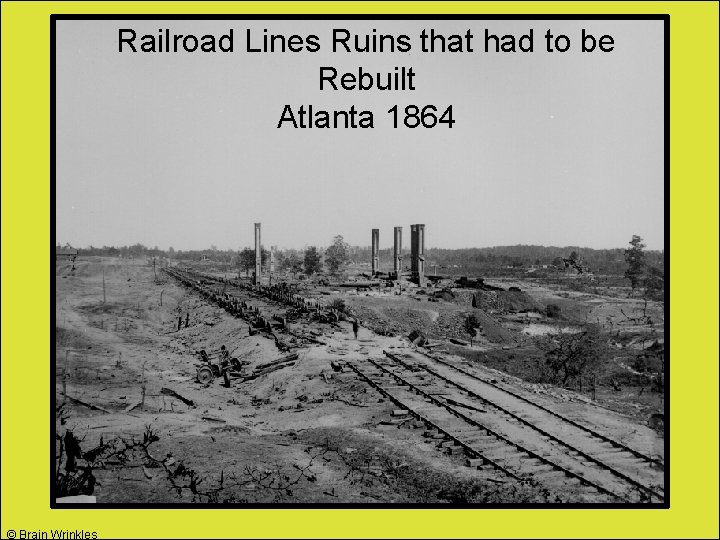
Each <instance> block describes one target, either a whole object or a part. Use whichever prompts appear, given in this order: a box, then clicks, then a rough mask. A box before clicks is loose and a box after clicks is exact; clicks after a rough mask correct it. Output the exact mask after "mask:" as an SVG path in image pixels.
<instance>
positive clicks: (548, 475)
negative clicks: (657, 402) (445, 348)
mask: <svg viewBox="0 0 720 540" xmlns="http://www.w3.org/2000/svg"><path fill="white" fill-rule="evenodd" d="M385 355H386V357H387V359H382V360H377V359H376V360H369V361H368V362H367V363H364V362H363V363H362V365H361V364H358V363H355V364H350V367H351V368H352V369H353V370H354V371H355V372H356V373H357V374H358V375H360V377H361V378H363V379H364V380H365V381H366V382H368V384H370V385H371V386H373V387H374V388H375V389H376V390H378V391H379V392H380V393H381V394H383V395H384V396H386V397H388V398H389V399H391V400H392V401H393V402H394V403H396V404H397V405H398V406H401V407H403V408H405V409H408V410H409V411H410V412H411V413H412V414H413V415H414V416H415V417H417V418H419V419H420V420H422V421H423V422H425V423H426V424H427V425H428V426H430V427H431V428H432V429H434V430H436V431H437V432H438V436H442V438H443V439H444V440H445V443H446V444H447V445H449V446H454V447H455V449H457V450H460V451H462V452H464V453H465V455H466V456H467V457H468V458H469V461H468V463H469V464H470V465H471V466H478V465H479V466H480V467H481V468H482V469H487V468H488V467H491V468H493V469H495V470H496V471H497V472H500V473H503V474H505V475H506V476H509V477H510V478H512V479H514V480H520V481H525V482H530V483H535V484H540V485H544V486H546V487H553V488H555V489H558V488H560V489H567V488H574V489H575V490H576V491H577V493H578V494H579V495H580V496H583V495H587V496H589V497H591V498H595V499H597V496H598V494H600V495H601V496H602V497H604V498H606V499H608V500H609V501H611V502H618V501H620V502H658V501H662V500H663V493H662V492H661V490H658V489H657V488H655V487H653V486H648V485H646V484H644V483H642V482H640V481H639V480H637V479H635V478H633V477H632V476H630V475H628V474H626V472H624V471H620V470H618V469H616V468H615V467H613V466H612V465H609V464H608V463H606V462H605V461H603V460H601V459H600V458H599V457H598V456H596V455H593V454H592V453H590V452H588V451H586V450H585V449H584V448H582V447H580V448H579V447H578V446H576V445H575V444H570V443H569V442H567V441H566V440H564V439H563V438H561V437H559V436H558V435H557V434H555V433H553V431H552V430H550V429H548V428H547V426H545V425H543V424H540V423H539V424H538V425H536V424H534V423H533V422H531V421H529V420H527V419H525V418H523V416H521V415H520V414H518V413H517V412H514V411H511V410H509V409H508V408H506V407H504V406H502V405H499V404H498V403H495V402H493V401H492V400H490V399H486V398H485V397H484V396H481V395H480V394H478V393H477V392H475V391H474V390H473V389H470V388H466V387H465V386H464V385H463V384H461V383H459V382H457V381H456V380H453V379H452V378H451V377H447V376H444V375H443V374H441V373H438V372H437V371H435V370H433V369H432V367H430V366H428V365H424V364H423V363H422V362H418V358H417V356H416V355H407V354H403V355H398V354H395V353H388V352H385ZM554 420H555V423H557V419H554ZM570 425H571V424H570ZM580 432H581V433H583V434H584V433H585V432H584V431H582V430H580ZM573 442H574V441H573ZM633 457H634V456H633Z"/></svg>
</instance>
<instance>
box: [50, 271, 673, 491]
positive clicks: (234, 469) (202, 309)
mask: <svg viewBox="0 0 720 540" xmlns="http://www.w3.org/2000/svg"><path fill="white" fill-rule="evenodd" d="M520 285H522V286H523V290H524V291H525V290H527V292H528V294H529V295H530V296H532V298H533V300H534V301H535V302H537V303H538V304H539V305H547V304H548V303H559V304H560V305H561V309H562V310H563V311H564V312H568V313H573V317H575V316H578V317H579V316H580V315H579V314H584V316H585V317H589V318H600V319H603V320H605V321H613V322H612V324H615V325H616V326H618V327H620V326H622V325H623V317H624V316H623V315H622V314H621V313H620V309H621V308H623V311H625V313H626V314H627V313H629V312H630V311H633V313H634V312H635V311H636V310H637V309H638V302H637V301H625V300H623V299H617V298H616V299H614V300H615V301H614V302H612V303H608V302H606V301H604V300H603V299H598V298H593V297H590V298H584V297H583V298H580V299H578V298H575V297H564V296H562V295H561V296H558V291H553V290H551V289H549V288H543V287H539V286H536V285H534V284H520ZM503 286H508V284H507V283H503ZM416 293H417V291H405V292H404V293H403V296H400V297H397V296H394V295H392V294H391V292H390V291H370V292H367V293H363V292H357V291H354V290H347V291H342V292H338V293H335V292H330V290H328V291H326V293H325V294H324V295H323V297H324V298H325V299H326V300H327V299H332V298H335V297H337V298H342V299H343V300H344V301H345V302H346V304H347V305H348V307H349V309H350V310H351V311H353V312H354V313H356V314H357V315H358V316H359V317H360V318H361V319H362V320H363V327H362V328H361V329H360V334H359V336H358V337H359V339H357V340H355V339H353V336H352V331H351V326H350V324H349V323H348V322H340V323H338V324H337V325H336V326H335V327H329V326H325V327H321V326H320V325H316V326H312V325H306V328H305V331H311V332H315V334H316V335H321V336H322V340H321V341H322V344H306V345H305V346H302V347H299V348H297V349H294V350H293V352H294V353H296V354H298V358H297V360H296V361H295V362H294V363H291V364H288V367H285V368H283V369H278V370H277V371H273V372H272V373H269V374H267V375H263V376H260V377H258V378H256V379H254V380H250V381H246V382H242V383H239V382H233V384H232V385H231V387H230V388H226V387H224V386H223V385H222V384H221V383H222V380H221V379H216V380H214V381H213V382H212V383H211V384H209V385H202V384H200V383H199V382H197V381H196V380H195V374H196V366H197V365H198V361H199V358H198V354H197V351H199V350H201V349H204V350H206V351H207V352H208V353H209V354H210V355H211V356H214V355H217V354H218V352H219V349H220V346H221V345H225V346H226V347H227V349H228V350H229V351H230V355H231V356H233V357H237V358H239V359H242V360H243V361H246V362H247V363H248V367H249V368H250V369H252V368H254V367H257V366H259V365H262V364H265V363H269V362H273V361H276V360H279V359H282V358H283V357H284V356H286V355H287V353H285V352H281V351H280V350H279V349H278V347H277V346H276V344H275V342H274V341H273V340H271V339H269V338H268V337H265V336H264V335H263V334H255V335H250V332H249V329H248V326H247V324H246V323H244V322H243V321H241V320H239V319H235V318H233V317H232V316H230V315H229V314H228V313H226V312H225V311H224V310H222V309H220V308H219V307H217V306H214V305H211V304H209V303H208V302H207V301H205V300H204V299H202V298H201V297H200V296H199V295H197V294H195V293H192V292H189V291H187V290H186V289H184V288H182V287H181V286H180V285H179V284H178V283H177V282H175V281H174V280H172V279H170V278H169V277H167V276H165V275H164V274H162V273H161V272H160V271H159V270H157V269H155V270H154V269H153V267H152V266H151V265H149V264H148V262H147V261H145V260H142V261H140V260H136V261H130V260H121V259H110V258H103V259H100V258H97V259H94V260H84V261H81V262H79V263H78V264H77V268H76V269H75V270H74V271H73V270H71V267H70V265H69V264H65V263H58V265H57V268H56V312H55V324H56V327H55V331H56V334H55V335H56V343H55V345H56V349H55V366H56V370H55V391H56V402H55V403H56V409H57V414H56V418H57V422H56V431H57V436H58V437H59V438H60V439H59V440H58V441H57V444H56V449H57V451H58V452H60V451H61V450H60V440H61V439H62V438H63V437H64V435H65V433H66V432H67V431H71V432H72V433H73V434H74V436H75V437H77V438H78V440H79V444H80V446H81V448H82V451H83V452H87V451H88V450H90V449H93V448H97V447H99V446H101V447H102V446H107V445H108V444H109V442H112V444H115V445H116V448H120V450H119V451H117V452H114V453H113V452H109V453H107V454H108V456H109V457H107V459H105V460H104V461H103V464H102V465H103V466H102V467H97V468H95V469H94V471H93V474H94V476H95V478H96V483H95V487H94V492H93V494H94V495H95V496H96V497H97V501H98V502H105V503H131V502H155V503H175V502H240V503H243V502H247V503H272V502H283V503H324V504H332V503H348V502H359V503H377V502H384V503H387V502H440V503H457V502H507V501H509V500H510V501H512V502H523V501H531V502H553V501H561V502H562V501H564V500H566V499H564V498H563V497H564V496H565V495H564V494H562V493H552V492H547V491H538V490H535V489H531V488H529V487H525V486H518V485H515V484H511V483H506V482H504V481H498V480H492V479H487V478H484V477H479V476H478V475H477V471H474V470H473V469H470V468H468V467H466V466H465V462H464V459H461V458H460V457H458V456H456V455H448V454H445V453H442V452H440V451H438V449H437V448H436V447H435V445H433V444H428V443H429V442H430V441H428V440H427V439H426V438H424V437H423V436H422V433H423V429H422V426H420V425H416V423H415V422H398V421H397V420H396V419H394V417H393V414H392V413H393V405H392V404H391V403H388V402H387V401H386V400H385V399H383V398H382V396H380V395H379V394H377V393H375V392H374V391H373V390H372V389H371V388H370V387H369V386H367V385H366V384H365V383H363V382H362V381H360V380H359V379H358V378H357V377H356V376H355V374H354V373H352V372H351V371H350V370H348V369H341V370H337V369H334V368H336V367H337V365H335V366H333V365H332V364H331V362H337V361H343V360H344V359H360V358H364V357H377V356H380V355H382V351H383V350H392V349H403V348H407V347H409V346H410V345H409V343H408V341H407V340H406V339H404V336H406V335H407V334H408V333H409V331H411V330H413V329H421V330H422V331H424V332H425V333H426V335H427V337H429V338H431V339H434V340H437V341H438V342H440V341H443V342H444V343H445V344H444V345H443V347H444V349H443V350H446V351H449V352H453V353H456V354H460V355H461V356H465V357H467V355H465V354H462V353H464V352H466V351H467V350H471V352H472V353H473V354H475V352H476V351H477V352H482V353H486V352H488V351H489V352H491V353H492V352H493V351H494V352H495V354H496V356H497V351H500V352H501V353H507V354H508V355H509V354H511V353H510V352H509V351H511V350H514V349H515V348H519V347H520V348H521V347H523V346H526V345H527V338H526V337H523V336H522V333H521V332H517V331H515V330H517V329H516V328H515V327H514V326H513V324H512V323H511V322H508V321H504V320H503V319H502V317H501V316H499V315H497V314H491V313H486V312H484V311H483V312H482V316H481V322H483V323H484V325H485V326H486V331H485V332H484V334H483V333H481V336H480V338H479V340H478V342H477V343H476V344H475V345H474V346H473V347H472V348H470V347H465V346H454V348H451V345H449V344H448V343H447V342H446V340H447V339H448V338H449V337H453V336H456V335H460V334H458V333H457V332H458V330H457V328H458V325H459V324H460V322H459V321H461V320H462V319H463V318H464V316H465V314H466V313H469V312H472V311H473V309H474V308H472V306H470V305H467V304H465V303H464V300H463V299H462V298H459V299H453V300H451V301H440V302H430V301H428V300H427V296H426V295H418V294H416ZM560 294H562V293H560ZM570 306H573V307H572V308H571V307H570ZM578 306H579V307H578ZM624 308H627V309H624ZM652 309H654V310H655V311H654V312H653V313H655V315H657V306H652ZM475 311H476V312H480V311H482V310H478V309H476V308H475ZM188 314H189V318H188V325H187V327H185V321H186V316H187V315H188ZM179 318H181V319H182V322H181V328H180V329H179V330H178V319H179ZM625 318H626V317H625ZM573 320H574V319H573V318H572V317H569V319H568V321H569V322H572V321H573ZM566 322H567V321H566ZM660 326H661V325H660ZM633 330H634V329H633V328H632V327H631V326H630V325H625V327H623V328H622V331H623V332H628V333H632V332H633ZM635 330H636V329H635ZM380 334H388V335H380ZM490 356H492V355H490ZM482 358H485V360H486V361H483V359H482ZM487 358H488V355H487V354H485V356H483V357H479V358H478V361H477V362H476V367H477V369H479V370H485V371H484V372H486V373H487V374H488V375H489V376H493V377H498V374H500V375H499V376H501V377H504V380H505V381H506V384H508V385H513V386H514V387H515V388H517V389H518V390H519V391H523V392H527V393H530V394H533V395H535V396H539V397H540V399H543V400H547V401H548V403H550V404H552V406H556V407H559V408H560V409H562V412H563V414H567V415H569V416H574V417H577V418H584V419H592V421H593V422H594V423H596V424H597V425H601V426H604V427H606V428H607V429H610V430H612V431H613V432H614V433H616V434H617V435H618V437H619V438H622V439H623V440H626V441H630V442H633V443H634V442H638V443H642V445H643V446H644V447H645V448H648V447H650V449H651V450H652V453H654V454H661V452H662V437H661V434H657V433H656V432H654V431H652V430H650V429H649V428H647V426H646V425H644V421H643V420H642V418H641V417H642V416H643V415H645V414H646V413H647V412H648V411H649V410H651V409H652V410H655V409H657V408H658V403H655V402H653V403H651V404H649V405H644V406H643V405H641V407H642V410H641V411H640V412H638V411H639V409H637V408H635V406H636V405H637V404H636V401H637V400H634V401H632V405H633V406H628V405H627V403H626V401H627V400H623V399H620V396H618V395H613V393H612V392H608V391H606V390H605V389H603V390H602V392H601V395H600V396H599V397H598V400H597V402H593V403H589V399H588V398H587V397H586V396H583V395H580V394H577V393H574V392H571V391H565V390H560V389H557V390H556V391H555V390H552V389H543V388H542V387H538V386H537V385H535V386H533V385H532V384H530V383H528V382H527V381H524V380H523V379H522V378H519V377H513V376H512V375H511V374H507V373H505V372H504V371H497V370H498V369H501V368H502V367H503V366H502V362H500V361H496V362H494V363H493V362H491V361H487ZM510 371H512V370H510ZM606 394H607V395H606ZM177 396H180V397H177ZM181 398H182V399H181ZM613 399H614V400H615V401H618V402H621V403H620V405H618V406H617V407H613V408H615V409H616V410H619V411H620V412H622V413H624V414H619V413H618V412H614V411H611V410H609V409H608V408H605V406H607V403H608V402H610V401H612V400H613ZM644 399H650V394H649V393H648V394H647V395H646V396H645V398H644ZM189 403H191V404H189ZM641 413H642V414H641ZM143 437H145V443H146V444H141V443H142V441H143ZM121 441H124V442H121ZM131 447H132V448H131ZM179 463H181V464H182V465H183V466H184V468H183V473H182V474H179V475H178V474H174V475H173V474H170V473H169V472H168V471H175V473H177V471H178V468H177V464H179ZM170 465H173V467H170Z"/></svg>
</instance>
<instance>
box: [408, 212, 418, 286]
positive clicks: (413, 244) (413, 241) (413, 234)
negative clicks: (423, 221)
mask: <svg viewBox="0 0 720 540" xmlns="http://www.w3.org/2000/svg"><path fill="white" fill-rule="evenodd" d="M410 277H411V279H412V280H413V281H415V280H416V279H417V225H410Z"/></svg>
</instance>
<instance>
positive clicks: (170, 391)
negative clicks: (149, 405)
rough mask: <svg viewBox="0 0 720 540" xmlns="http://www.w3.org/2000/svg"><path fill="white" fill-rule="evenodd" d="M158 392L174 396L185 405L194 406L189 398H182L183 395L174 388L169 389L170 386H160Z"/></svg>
mask: <svg viewBox="0 0 720 540" xmlns="http://www.w3.org/2000/svg"><path fill="white" fill-rule="evenodd" d="M160 393H161V394H165V395H166V396H172V397H174V398H177V399H179V400H180V401H182V402H183V403H184V404H185V405H187V406H188V407H193V408H195V403H194V402H193V401H192V400H191V399H187V398H184V397H183V396H181V395H180V394H178V393H177V392H176V391H175V390H171V389H170V388H161V389H160Z"/></svg>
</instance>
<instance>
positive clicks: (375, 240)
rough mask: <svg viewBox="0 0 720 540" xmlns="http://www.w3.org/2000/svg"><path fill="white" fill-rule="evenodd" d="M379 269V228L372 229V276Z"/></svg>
mask: <svg viewBox="0 0 720 540" xmlns="http://www.w3.org/2000/svg"><path fill="white" fill-rule="evenodd" d="M379 271H380V229H373V230H372V271H371V275H372V276H373V277H374V276H375V274H377V273H378V272H379Z"/></svg>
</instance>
